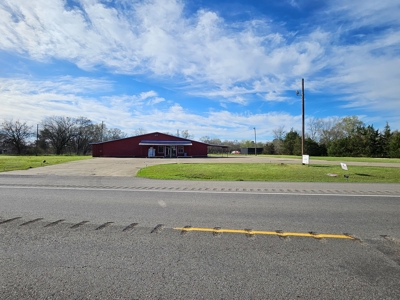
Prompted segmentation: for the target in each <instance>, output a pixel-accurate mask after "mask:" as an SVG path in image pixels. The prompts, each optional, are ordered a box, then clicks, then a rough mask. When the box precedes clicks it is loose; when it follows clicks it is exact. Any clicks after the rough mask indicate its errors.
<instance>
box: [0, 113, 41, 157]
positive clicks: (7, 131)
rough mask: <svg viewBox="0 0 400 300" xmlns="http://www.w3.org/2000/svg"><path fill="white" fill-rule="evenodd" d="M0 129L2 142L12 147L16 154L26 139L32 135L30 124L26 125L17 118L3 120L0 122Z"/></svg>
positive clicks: (24, 144) (21, 148) (22, 147)
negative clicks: (14, 119) (15, 119)
mask: <svg viewBox="0 0 400 300" xmlns="http://www.w3.org/2000/svg"><path fill="white" fill-rule="evenodd" d="M0 131H1V137H2V140H3V143H4V144H6V145H10V146H11V147H12V148H14V149H15V151H16V152H17V154H21V153H22V150H23V149H24V147H25V146H26V142H27V139H28V138H30V137H31V136H33V132H32V126H28V125H27V124H26V123H25V122H24V123H21V122H20V121H19V120H17V121H13V120H5V121H4V122H3V123H2V124H1V128H0Z"/></svg>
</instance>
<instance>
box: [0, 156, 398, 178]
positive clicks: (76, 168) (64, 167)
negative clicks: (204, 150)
mask: <svg viewBox="0 0 400 300" xmlns="http://www.w3.org/2000/svg"><path fill="white" fill-rule="evenodd" d="M344 162H346V161H344ZM176 163H179V164H182V163H271V164H289V163H290V164H293V163H295V164H301V160H300V159H288V158H273V157H267V156H229V157H209V158H114V157H95V158H93V159H88V160H80V161H73V162H68V163H64V164H58V165H51V162H50V165H46V166H43V167H39V168H33V169H28V170H21V171H10V172H5V173H0V174H14V175H56V176H125V177H134V176H136V173H137V172H138V171H139V170H140V169H142V168H144V167H147V166H152V165H157V164H176ZM310 164H325V165H326V164H331V165H338V166H339V162H335V161H325V160H312V159H311V161H310ZM348 165H353V166H355V165H363V166H384V167H385V166H386V167H397V168H400V164H399V163H379V162H376V163H375V162H374V163H361V162H351V163H348Z"/></svg>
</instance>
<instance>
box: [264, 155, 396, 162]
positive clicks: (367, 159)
mask: <svg viewBox="0 0 400 300" xmlns="http://www.w3.org/2000/svg"><path fill="white" fill-rule="evenodd" d="M257 156H258V155H257ZM260 157H265V158H268V157H274V158H293V159H299V160H301V156H294V155H260ZM313 159H314V160H326V161H340V162H349V161H351V162H368V163H369V162H370V163H374V162H375V163H378V162H379V163H400V158H372V157H333V156H310V161H311V160H313Z"/></svg>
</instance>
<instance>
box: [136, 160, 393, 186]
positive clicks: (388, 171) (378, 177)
mask: <svg viewBox="0 0 400 300" xmlns="http://www.w3.org/2000/svg"><path fill="white" fill-rule="evenodd" d="M348 168H349V170H348V171H345V170H343V169H341V167H340V166H334V165H308V166H307V165H300V164H299V165H297V164H276V163H266V164H262V163H250V164H243V163H236V164H235V163H224V164H215V163H207V164H186V163H184V164H164V165H155V166H150V167H146V168H143V169H141V170H139V172H138V173H137V176H138V177H145V178H152V179H172V180H216V181H218V180H220V181H277V182H279V181H286V182H346V181H348V182H365V183H383V182H384V183H400V169H399V168H390V167H370V166H351V165H348ZM328 174H334V175H337V176H329V175H328ZM344 175H348V176H349V178H348V179H346V178H345V177H344Z"/></svg>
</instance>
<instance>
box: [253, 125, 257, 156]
mask: <svg viewBox="0 0 400 300" xmlns="http://www.w3.org/2000/svg"><path fill="white" fill-rule="evenodd" d="M253 129H254V155H257V132H256V128H255V127H254V128H253Z"/></svg>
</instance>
